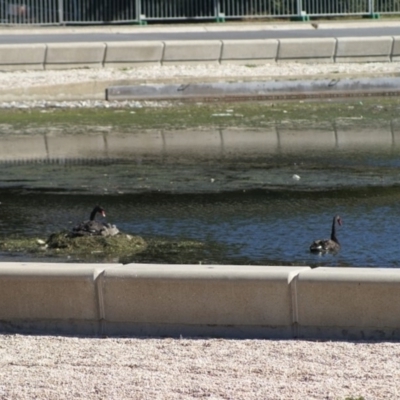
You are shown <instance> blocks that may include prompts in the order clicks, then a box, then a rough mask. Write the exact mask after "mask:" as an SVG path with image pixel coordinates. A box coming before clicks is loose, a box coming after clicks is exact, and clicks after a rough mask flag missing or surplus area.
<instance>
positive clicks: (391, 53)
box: [389, 36, 396, 62]
mask: <svg viewBox="0 0 400 400" xmlns="http://www.w3.org/2000/svg"><path fill="white" fill-rule="evenodd" d="M391 38H392V47H391V49H390V57H389V59H390V62H393V51H394V44H395V42H396V40H395V38H394V36H391Z"/></svg>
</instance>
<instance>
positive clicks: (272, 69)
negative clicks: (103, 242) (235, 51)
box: [0, 62, 400, 90]
mask: <svg viewBox="0 0 400 400" xmlns="http://www.w3.org/2000/svg"><path fill="white" fill-rule="evenodd" d="M399 72H400V63H399V62H392V63H390V62H387V63H366V64H361V63H340V64H339V63H338V64H324V63H322V64H303V63H280V64H277V63H271V64H263V65H248V66H246V65H213V64H211V65H193V66H191V65H176V66H147V67H136V68H123V69H116V68H103V69H70V70H61V71H60V70H49V71H15V72H0V90H1V89H11V88H14V89H15V88H26V87H28V86H30V87H35V86H51V85H59V84H69V83H77V82H78V83H79V82H89V81H94V80H95V81H110V80H130V81H168V80H171V79H174V78H175V79H176V78H196V79H197V80H199V79H210V78H221V79H223V80H231V79H232V78H241V79H249V78H251V79H255V78H263V79H268V78H276V77H310V76H317V77H318V76H323V75H326V74H339V75H343V74H346V75H360V76H361V75H369V76H373V75H385V74H396V73H399Z"/></svg>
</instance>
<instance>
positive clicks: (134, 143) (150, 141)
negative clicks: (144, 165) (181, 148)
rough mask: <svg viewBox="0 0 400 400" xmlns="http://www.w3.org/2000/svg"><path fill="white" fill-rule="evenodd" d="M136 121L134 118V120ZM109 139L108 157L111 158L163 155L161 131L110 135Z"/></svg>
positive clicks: (108, 135) (107, 137)
mask: <svg viewBox="0 0 400 400" xmlns="http://www.w3.org/2000/svg"><path fill="white" fill-rule="evenodd" d="M133 121H134V118H133ZM106 139H107V155H108V156H109V157H111V158H131V157H135V156H146V155H160V156H161V155H162V154H163V153H164V150H165V149H164V144H165V143H164V139H163V134H162V132H160V131H155V130H151V131H147V132H134V133H133V132H132V133H110V134H107V136H106Z"/></svg>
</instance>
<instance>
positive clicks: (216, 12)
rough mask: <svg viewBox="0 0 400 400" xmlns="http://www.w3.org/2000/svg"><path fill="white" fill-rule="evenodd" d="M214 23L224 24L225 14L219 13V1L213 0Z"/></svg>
mask: <svg viewBox="0 0 400 400" xmlns="http://www.w3.org/2000/svg"><path fill="white" fill-rule="evenodd" d="M214 18H215V22H225V14H223V13H221V7H220V0H214Z"/></svg>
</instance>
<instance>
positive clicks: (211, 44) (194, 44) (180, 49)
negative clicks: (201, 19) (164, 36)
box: [162, 40, 222, 65]
mask: <svg viewBox="0 0 400 400" xmlns="http://www.w3.org/2000/svg"><path fill="white" fill-rule="evenodd" d="M164 45H165V49H164V55H163V59H162V63H163V64H165V65H168V64H199V63H207V64H219V62H220V58H221V49H222V42H221V41H220V40H208V41H193V40H187V41H182V42H181V41H172V40H171V41H166V42H164Z"/></svg>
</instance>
